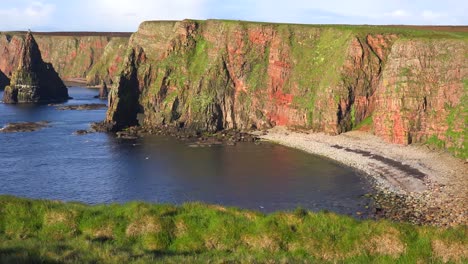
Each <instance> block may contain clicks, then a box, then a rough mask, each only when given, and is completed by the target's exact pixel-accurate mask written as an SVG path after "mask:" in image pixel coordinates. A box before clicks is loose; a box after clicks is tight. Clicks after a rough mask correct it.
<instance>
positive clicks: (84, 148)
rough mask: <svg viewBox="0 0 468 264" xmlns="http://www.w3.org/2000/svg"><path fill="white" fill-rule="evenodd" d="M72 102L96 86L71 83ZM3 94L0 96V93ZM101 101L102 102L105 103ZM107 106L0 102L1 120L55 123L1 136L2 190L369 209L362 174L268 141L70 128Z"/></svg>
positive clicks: (83, 197) (104, 199)
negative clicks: (212, 141) (196, 142)
mask: <svg viewBox="0 0 468 264" xmlns="http://www.w3.org/2000/svg"><path fill="white" fill-rule="evenodd" d="M69 92H70V94H71V96H72V97H74V98H75V99H73V100H70V101H69V102H68V103H67V104H84V103H99V102H100V101H99V100H98V99H94V98H93V96H94V95H96V94H97V90H90V89H85V88H78V87H75V88H71V89H70V91H69ZM0 96H1V94H0ZM101 102H102V101H101ZM104 115H105V109H101V110H90V111H58V110H56V109H55V108H54V107H53V106H47V105H5V104H0V125H1V126H3V125H4V124H6V123H8V122H18V121H40V120H47V121H51V126H50V127H48V128H45V129H43V130H40V131H36V132H32V133H13V134H0V146H1V147H0V161H1V166H0V194H12V195H19V196H26V197H32V198H47V199H58V200H66V201H70V200H73V201H81V202H85V203H92V204H93V203H110V202H126V201H130V200H144V201H151V202H163V203H182V202H187V201H203V202H208V203H217V204H223V205H230V206H238V207H243V208H251V209H258V210H262V211H266V212H269V211H275V210H280V209H294V208H296V207H297V206H302V207H306V208H309V209H313V210H320V209H328V210H331V211H336V212H340V213H354V212H356V211H361V212H362V211H365V209H364V208H363V207H364V205H365V203H366V200H364V199H363V198H362V197H361V196H362V195H363V194H365V193H367V192H369V191H370V186H369V185H368V184H367V183H366V181H365V180H364V179H362V178H361V177H360V176H358V175H357V174H356V173H355V172H353V171H352V170H350V169H348V168H346V167H342V166H340V165H338V164H336V163H335V162H333V161H330V160H327V159H323V158H320V157H316V156H312V155H308V154H306V153H304V152H301V151H297V150H294V149H290V148H286V147H283V146H279V145H275V144H268V143H262V144H260V145H255V144H248V143H245V144H238V145H237V146H216V147H211V148H191V147H188V146H187V145H186V144H184V143H183V142H179V141H176V140H174V139H171V138H167V137H160V136H151V137H147V138H144V139H138V140H120V139H116V138H114V137H112V136H110V135H107V134H99V133H98V134H88V135H84V136H77V135H74V134H73V132H74V131H76V130H79V129H87V128H88V127H89V123H90V122H95V121H100V120H102V119H103V118H104Z"/></svg>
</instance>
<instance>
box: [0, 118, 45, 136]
mask: <svg viewBox="0 0 468 264" xmlns="http://www.w3.org/2000/svg"><path fill="white" fill-rule="evenodd" d="M49 123H50V122H49V121H39V122H19V123H9V124H7V125H6V126H5V127H4V128H1V129H0V132H1V133H15V132H33V131H36V130H39V129H42V128H44V127H47V126H48V125H49Z"/></svg>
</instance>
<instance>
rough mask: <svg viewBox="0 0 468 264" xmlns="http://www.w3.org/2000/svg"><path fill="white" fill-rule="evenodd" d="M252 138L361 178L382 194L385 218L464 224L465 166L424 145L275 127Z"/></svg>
mask: <svg viewBox="0 0 468 264" xmlns="http://www.w3.org/2000/svg"><path fill="white" fill-rule="evenodd" d="M255 135H256V136H259V137H260V138H261V139H263V140H268V141H271V142H275V143H278V144H281V145H285V146H288V147H292V148H296V149H300V150H303V151H305V152H308V153H310V154H314V155H319V156H323V157H327V158H331V159H333V160H335V161H337V162H339V163H342V164H344V165H346V166H349V167H351V168H354V169H357V170H358V171H360V172H362V173H364V174H365V175H367V176H368V177H370V178H371V179H372V181H373V182H374V183H375V187H376V190H377V191H378V192H380V194H379V195H377V197H376V202H377V203H379V205H381V206H383V207H384V208H385V209H386V211H387V212H386V213H387V215H385V218H390V219H392V220H403V219H405V220H409V221H410V222H413V223H416V224H431V225H436V226H453V225H468V220H467V219H468V209H467V208H468V194H467V192H466V186H468V177H466V176H465V172H466V171H468V164H467V163H465V162H464V161H462V160H460V159H457V158H454V157H452V156H451V155H450V154H448V153H445V152H441V151H436V150H430V149H429V148H428V147H427V146H424V145H409V146H403V145H395V144H390V143H387V142H384V141H383V140H382V139H380V138H378V137H376V136H374V135H371V134H370V133H366V132H362V131H351V132H347V133H344V134H341V135H337V136H331V135H326V134H324V133H308V132H294V131H290V130H287V129H286V128H285V127H275V128H273V129H270V130H268V131H267V132H266V133H263V134H262V133H258V132H257V133H255ZM392 207H394V208H393V209H392Z"/></svg>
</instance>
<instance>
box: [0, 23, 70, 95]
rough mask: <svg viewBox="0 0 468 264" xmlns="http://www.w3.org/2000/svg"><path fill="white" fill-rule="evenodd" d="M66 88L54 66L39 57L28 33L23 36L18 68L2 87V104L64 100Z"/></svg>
mask: <svg viewBox="0 0 468 264" xmlns="http://www.w3.org/2000/svg"><path fill="white" fill-rule="evenodd" d="M68 98H69V97H68V89H67V87H66V86H65V84H64V83H63V81H62V80H61V79H60V77H59V75H58V74H57V72H56V71H55V69H54V67H53V66H52V64H50V63H46V62H44V61H43V60H42V56H41V52H40V51H39V47H38V45H37V43H36V40H35V39H34V37H33V35H32V34H31V32H29V33H28V34H27V35H26V41H25V46H24V50H23V52H22V53H21V57H20V62H19V65H18V68H17V70H16V71H15V72H13V75H12V77H11V81H10V85H9V86H7V87H6V88H5V92H4V94H3V101H4V102H5V103H47V102H60V101H66V100H68Z"/></svg>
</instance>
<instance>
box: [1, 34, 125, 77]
mask: <svg viewBox="0 0 468 264" xmlns="http://www.w3.org/2000/svg"><path fill="white" fill-rule="evenodd" d="M24 36H25V33H23V32H5V33H0V72H3V73H4V74H5V75H6V76H8V77H11V75H12V72H13V71H14V70H16V68H17V67H18V63H19V58H20V54H21V52H22V50H23V49H24ZM35 38H36V42H37V44H38V45H39V49H40V51H41V53H42V57H43V59H44V61H47V62H50V63H52V65H53V66H54V68H55V69H56V71H57V72H58V73H59V74H60V77H61V78H62V79H64V80H67V79H82V80H86V78H87V77H88V75H89V74H90V73H92V78H91V77H90V78H88V79H89V80H88V81H89V84H92V85H94V84H99V83H100V81H101V80H105V81H109V80H110V79H111V76H113V75H114V74H115V71H116V70H115V68H116V66H115V65H114V64H112V63H111V62H110V60H112V59H113V60H116V61H117V63H119V60H120V59H119V58H120V57H122V56H123V55H124V54H125V48H126V43H127V42H128V38H129V34H125V33H120V34H117V33H93V32H91V33H86V32H76V33H60V32H58V33H36V34H35ZM122 43H124V46H125V47H121V44H122ZM103 59H105V66H104V65H102V64H103V63H102V62H101V60H103Z"/></svg>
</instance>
